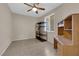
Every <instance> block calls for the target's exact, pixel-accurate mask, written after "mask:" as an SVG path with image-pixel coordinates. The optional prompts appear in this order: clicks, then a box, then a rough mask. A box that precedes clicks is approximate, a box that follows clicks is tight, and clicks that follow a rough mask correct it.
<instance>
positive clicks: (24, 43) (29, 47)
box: [2, 39, 56, 56]
mask: <svg viewBox="0 0 79 59" xmlns="http://www.w3.org/2000/svg"><path fill="white" fill-rule="evenodd" d="M2 56H56V50H55V49H54V48H53V45H52V44H51V43H49V42H47V41H45V42H40V41H39V40H37V39H29V40H20V41H14V42H12V43H11V45H10V46H9V47H8V49H7V50H6V51H5V52H4V54H3V55H2Z"/></svg>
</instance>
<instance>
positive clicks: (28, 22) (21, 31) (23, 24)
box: [12, 14, 38, 41]
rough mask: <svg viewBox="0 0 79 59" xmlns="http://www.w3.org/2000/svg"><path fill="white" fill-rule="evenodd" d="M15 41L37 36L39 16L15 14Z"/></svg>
mask: <svg viewBox="0 0 79 59" xmlns="http://www.w3.org/2000/svg"><path fill="white" fill-rule="evenodd" d="M12 17H13V41H14V40H24V39H31V38H35V24H36V22H37V20H38V19H37V18H34V17H29V16H24V15H18V14H13V15H12Z"/></svg>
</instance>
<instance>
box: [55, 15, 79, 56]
mask: <svg viewBox="0 0 79 59" xmlns="http://www.w3.org/2000/svg"><path fill="white" fill-rule="evenodd" d="M61 25H63V26H61ZM54 40H55V42H56V41H57V42H56V43H54V44H55V45H57V53H58V55H65V56H68V55H69V56H70V55H71V56H74V55H77V56H78V55H79V14H72V15H70V16H68V17H67V18H65V19H64V20H63V21H61V22H59V23H58V36H56V37H55V39H54Z"/></svg>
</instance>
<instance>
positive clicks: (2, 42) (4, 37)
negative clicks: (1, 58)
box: [0, 4, 12, 55]
mask: <svg viewBox="0 0 79 59" xmlns="http://www.w3.org/2000/svg"><path fill="white" fill-rule="evenodd" d="M11 25H12V19H11V13H10V10H9V9H8V6H7V4H0V55H1V54H2V53H3V52H4V50H5V49H6V48H7V47H8V45H9V44H10V43H11V38H12V36H11V34H12V27H11Z"/></svg>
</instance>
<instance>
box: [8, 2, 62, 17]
mask: <svg viewBox="0 0 79 59" xmlns="http://www.w3.org/2000/svg"><path fill="white" fill-rule="evenodd" d="M29 4H32V3H29ZM61 4H62V3H40V4H39V7H44V8H45V9H46V10H45V11H41V10H39V11H38V14H36V13H35V12H34V11H33V10H32V11H30V12H27V10H28V9H30V8H31V7H29V6H27V5H24V3H9V4H8V6H9V8H10V9H11V11H12V12H13V13H16V14H21V15H27V16H33V17H41V16H43V15H45V14H46V13H48V12H50V11H51V10H53V9H54V8H56V7H58V6H60V5H61Z"/></svg>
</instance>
